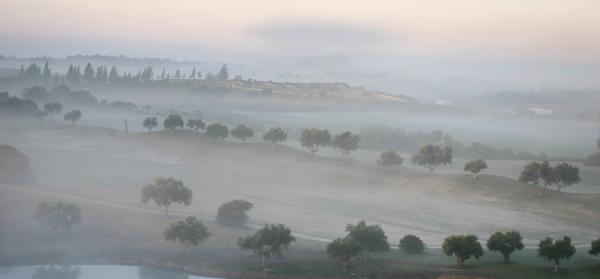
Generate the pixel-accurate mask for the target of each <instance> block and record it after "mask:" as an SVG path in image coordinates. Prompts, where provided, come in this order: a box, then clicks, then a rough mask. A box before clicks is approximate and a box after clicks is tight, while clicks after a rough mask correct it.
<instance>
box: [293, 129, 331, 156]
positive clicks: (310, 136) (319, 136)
mask: <svg viewBox="0 0 600 279" xmlns="http://www.w3.org/2000/svg"><path fill="white" fill-rule="evenodd" d="M300 143H301V144H302V147H306V148H308V149H309V150H310V152H311V153H313V154H314V153H315V152H317V151H319V147H320V146H329V145H331V135H330V134H329V130H327V129H324V130H320V129H317V128H311V129H304V130H303V131H302V134H301V135H300Z"/></svg>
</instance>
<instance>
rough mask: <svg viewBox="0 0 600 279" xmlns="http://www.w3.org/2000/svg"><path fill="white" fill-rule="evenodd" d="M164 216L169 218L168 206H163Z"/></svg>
mask: <svg viewBox="0 0 600 279" xmlns="http://www.w3.org/2000/svg"><path fill="white" fill-rule="evenodd" d="M165 216H169V206H168V205H165Z"/></svg>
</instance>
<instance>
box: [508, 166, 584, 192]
mask: <svg viewBox="0 0 600 279" xmlns="http://www.w3.org/2000/svg"><path fill="white" fill-rule="evenodd" d="M580 180H581V178H580V177H579V168H578V167H574V166H571V165H569V164H568V163H565V162H563V163H560V164H558V165H556V166H555V167H552V166H551V165H550V163H549V162H548V161H543V162H537V161H533V162H529V163H527V164H526V165H525V166H524V167H523V171H521V175H520V176H519V182H521V183H525V184H531V185H534V186H536V187H537V188H538V189H539V190H540V196H543V195H544V192H545V191H546V188H548V186H550V185H553V184H554V185H556V188H557V190H558V191H559V192H560V190H561V189H562V188H563V187H567V186H571V185H573V184H577V183H579V181H580Z"/></svg>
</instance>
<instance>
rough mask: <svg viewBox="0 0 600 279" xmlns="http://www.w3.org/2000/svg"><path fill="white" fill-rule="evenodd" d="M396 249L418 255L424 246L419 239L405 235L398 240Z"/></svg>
mask: <svg viewBox="0 0 600 279" xmlns="http://www.w3.org/2000/svg"><path fill="white" fill-rule="evenodd" d="M398 247H399V248H400V251H402V252H404V253H407V254H420V253H423V250H424V249H425V244H424V243H423V241H422V240H421V239H420V238H419V237H417V236H415V235H412V234H407V235H405V236H403V237H402V238H401V239H400V243H399V245H398Z"/></svg>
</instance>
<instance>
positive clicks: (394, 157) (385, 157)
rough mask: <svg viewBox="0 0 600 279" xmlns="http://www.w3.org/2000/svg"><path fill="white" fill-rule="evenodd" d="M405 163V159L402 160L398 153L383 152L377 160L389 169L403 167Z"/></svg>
mask: <svg viewBox="0 0 600 279" xmlns="http://www.w3.org/2000/svg"><path fill="white" fill-rule="evenodd" d="M403 162H404V158H402V157H401V156H400V155H398V153H396V151H393V150H392V151H386V152H381V154H380V155H379V158H378V159H377V163H378V164H380V165H382V166H384V167H387V168H388V169H392V167H395V166H399V165H402V163H403Z"/></svg>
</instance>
